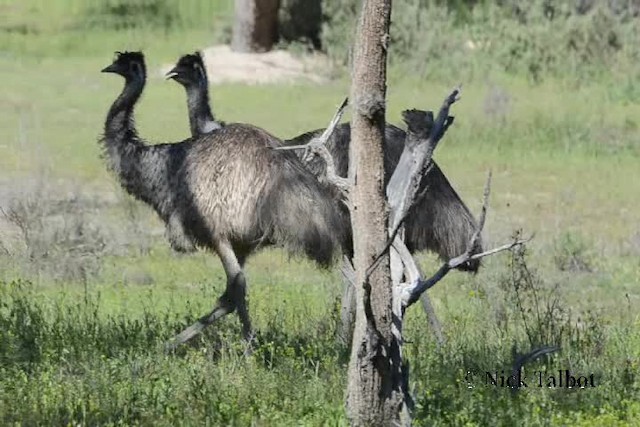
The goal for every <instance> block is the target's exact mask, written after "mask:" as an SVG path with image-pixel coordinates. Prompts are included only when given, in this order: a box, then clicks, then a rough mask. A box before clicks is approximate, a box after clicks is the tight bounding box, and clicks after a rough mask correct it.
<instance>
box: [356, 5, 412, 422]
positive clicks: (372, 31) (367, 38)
mask: <svg viewBox="0 0 640 427" xmlns="http://www.w3.org/2000/svg"><path fill="white" fill-rule="evenodd" d="M390 15H391V0H363V6H362V11H361V14H360V20H359V23H358V32H357V35H356V41H355V47H354V62H353V73H352V75H353V81H352V86H351V96H350V103H351V105H352V114H353V117H352V121H351V141H352V144H351V155H350V158H351V159H353V160H352V164H351V167H350V168H349V173H350V174H352V175H353V173H354V168H355V174H356V183H355V185H354V187H353V189H352V194H351V197H350V199H351V201H352V206H353V207H352V212H351V218H352V226H353V230H354V233H353V235H354V251H355V254H354V255H355V256H354V267H355V270H356V296H357V307H356V325H355V329H354V336H353V344H352V349H351V360H350V364H349V378H348V390H347V412H348V416H349V419H350V421H351V423H352V425H356V426H371V425H376V426H378V425H392V424H394V423H397V422H400V413H401V411H402V409H403V407H404V405H403V393H402V390H401V388H402V386H401V384H402V381H401V373H402V372H401V365H402V361H401V360H399V356H400V354H399V343H398V342H397V341H396V339H395V337H394V334H393V324H392V321H393V289H392V283H391V276H390V274H391V273H390V267H389V255H388V253H387V252H386V251H385V250H384V249H385V245H386V242H387V239H388V232H387V227H388V219H389V218H388V205H387V202H386V199H385V185H384V165H383V159H384V155H383V142H384V140H383V138H384V128H385V94H386V63H387V51H386V47H387V41H388V37H389V22H390ZM383 252H385V253H386V255H384V256H383V257H382V259H381V261H380V263H379V264H378V266H377V268H375V269H373V271H372V272H371V274H369V275H368V276H369V277H367V270H368V269H369V267H370V266H371V265H372V263H373V261H374V260H375V259H376V257H377V256H378V255H379V254H381V253H383Z"/></svg>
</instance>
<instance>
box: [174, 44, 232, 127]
mask: <svg viewBox="0 0 640 427" xmlns="http://www.w3.org/2000/svg"><path fill="white" fill-rule="evenodd" d="M167 78H168V79H173V80H175V81H177V82H178V83H180V84H181V85H182V86H183V87H184V88H185V90H186V91H187V107H188V111H189V129H190V130H191V135H192V136H196V135H199V134H204V133H209V132H212V131H214V130H216V129H220V128H221V127H222V126H224V123H222V122H220V121H217V120H216V119H215V118H214V117H213V112H212V109H211V105H210V102H209V80H208V79H207V71H206V68H205V66H204V61H203V59H202V54H201V53H200V52H196V53H194V54H191V55H184V56H182V57H180V59H178V62H177V63H176V65H175V67H173V68H172V69H171V71H169V72H168V73H167Z"/></svg>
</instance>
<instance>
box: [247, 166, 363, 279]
mask: <svg viewBox="0 0 640 427" xmlns="http://www.w3.org/2000/svg"><path fill="white" fill-rule="evenodd" d="M276 175H277V176H275V177H274V178H275V179H272V180H271V185H270V186H269V188H267V190H266V193H265V197H264V198H263V200H262V204H261V206H259V212H260V219H261V222H262V228H263V230H265V231H266V233H267V236H268V237H269V240H270V241H271V242H272V243H274V244H276V245H282V246H284V247H285V248H286V249H287V251H289V253H291V254H294V255H300V254H304V255H305V256H307V257H308V258H311V259H313V260H314V261H316V262H317V263H318V264H319V265H320V266H322V267H328V266H329V265H330V264H331V263H332V262H333V261H335V259H336V257H337V255H338V253H339V252H340V249H341V248H344V249H345V251H349V250H350V249H349V248H350V246H349V245H350V243H351V242H350V240H351V239H350V236H349V234H350V233H349V231H348V225H349V217H348V214H347V213H346V208H344V207H343V204H342V202H341V201H340V199H339V196H338V194H337V191H335V190H333V189H331V188H329V187H328V186H326V185H322V184H320V183H319V182H318V181H317V179H316V178H315V177H313V175H311V174H310V173H309V172H308V171H307V170H306V169H304V167H303V166H302V165H300V164H299V163H298V162H297V161H294V162H286V163H284V164H283V165H281V167H280V168H279V169H278V170H277V172H276Z"/></svg>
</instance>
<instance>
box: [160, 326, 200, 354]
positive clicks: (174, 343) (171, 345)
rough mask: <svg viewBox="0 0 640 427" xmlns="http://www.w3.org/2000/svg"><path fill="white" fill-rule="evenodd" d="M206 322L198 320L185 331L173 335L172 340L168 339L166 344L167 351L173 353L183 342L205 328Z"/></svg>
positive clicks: (165, 349)
mask: <svg viewBox="0 0 640 427" xmlns="http://www.w3.org/2000/svg"><path fill="white" fill-rule="evenodd" d="M205 326H206V325H205V324H204V323H202V322H200V321H197V322H196V323H194V324H193V325H191V326H189V327H188V328H186V329H185V330H184V331H182V332H180V333H179V334H178V335H176V336H175V337H173V338H172V339H171V340H169V341H167V342H166V343H165V345H164V351H165V353H172V352H174V351H175V350H176V348H178V347H179V346H180V345H181V344H184V343H186V342H187V341H189V340H190V339H191V338H193V337H195V336H196V335H198V334H199V333H200V332H202V330H203V329H204V328H205Z"/></svg>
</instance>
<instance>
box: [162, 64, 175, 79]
mask: <svg viewBox="0 0 640 427" xmlns="http://www.w3.org/2000/svg"><path fill="white" fill-rule="evenodd" d="M177 68H178V67H174V68H172V69H171V70H170V71H169V72H168V73H167V74H165V75H164V78H165V79H166V80H169V79H172V78H174V77H175V76H177V75H178V70H177Z"/></svg>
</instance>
